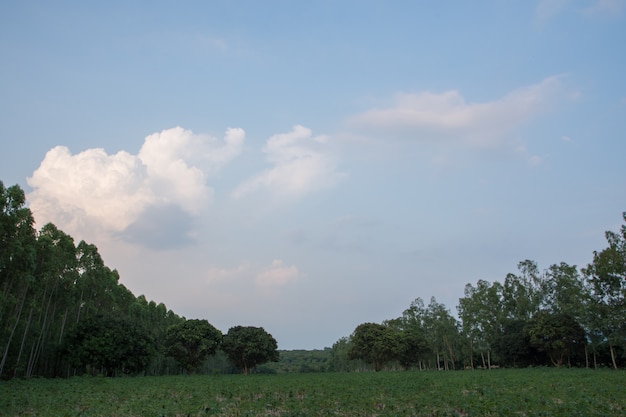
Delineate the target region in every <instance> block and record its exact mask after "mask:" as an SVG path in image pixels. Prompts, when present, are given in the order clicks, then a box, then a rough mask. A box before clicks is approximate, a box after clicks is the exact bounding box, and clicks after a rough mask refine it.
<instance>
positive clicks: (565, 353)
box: [526, 311, 585, 367]
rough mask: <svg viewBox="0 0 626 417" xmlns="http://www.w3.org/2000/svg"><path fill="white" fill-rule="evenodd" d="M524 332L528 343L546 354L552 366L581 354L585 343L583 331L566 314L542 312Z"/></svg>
mask: <svg viewBox="0 0 626 417" xmlns="http://www.w3.org/2000/svg"><path fill="white" fill-rule="evenodd" d="M526 331H527V332H528V334H529V335H530V343H531V344H532V345H533V346H535V347H537V348H538V349H539V350H540V351H543V352H546V353H547V355H548V356H549V357H550V360H551V361H552V364H553V365H555V366H557V367H559V366H561V365H563V360H564V359H565V358H566V357H571V356H572V355H573V354H575V353H576V352H581V351H582V350H583V349H582V348H583V346H584V343H585V331H584V330H583V328H582V327H581V326H580V324H578V322H577V321H576V320H575V319H574V318H573V317H572V316H569V315H567V314H563V313H550V312H545V311H542V312H540V313H538V314H536V315H535V316H534V317H533V318H532V319H531V320H530V321H529V323H528V325H527V327H526Z"/></svg>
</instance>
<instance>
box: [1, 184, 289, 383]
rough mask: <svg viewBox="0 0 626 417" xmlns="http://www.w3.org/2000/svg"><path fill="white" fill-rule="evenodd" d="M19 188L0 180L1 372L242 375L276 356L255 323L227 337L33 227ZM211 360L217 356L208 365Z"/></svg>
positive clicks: (84, 247) (55, 232) (82, 245)
mask: <svg viewBox="0 0 626 417" xmlns="http://www.w3.org/2000/svg"><path fill="white" fill-rule="evenodd" d="M25 203H26V200H25V195H24V191H23V190H22V189H21V188H20V187H19V186H17V185H14V186H11V187H8V188H6V187H5V186H4V184H3V183H2V181H0V378H3V379H8V378H14V377H32V376H45V377H67V376H72V375H80V374H84V373H91V374H105V375H109V376H113V375H120V374H148V375H163V374H175V373H181V372H187V373H191V372H194V371H196V370H198V369H201V368H202V366H203V365H205V364H206V362H207V361H209V360H210V359H211V360H213V368H215V367H219V368H220V369H222V370H223V371H228V372H233V371H236V370H242V371H243V372H244V373H248V372H250V371H251V370H252V369H253V368H254V367H255V366H256V365H258V364H262V363H265V362H267V361H276V360H278V350H277V348H278V346H277V343H276V340H275V339H274V338H273V337H272V336H271V335H270V334H269V333H267V332H266V331H265V330H264V329H263V328H260V327H251V326H247V327H244V326H234V327H232V328H230V329H229V331H228V333H227V334H224V335H222V333H221V332H220V331H219V330H218V329H216V328H215V327H213V326H212V325H211V324H210V323H209V322H208V321H207V320H188V319H186V318H185V317H181V316H179V315H177V314H176V313H174V312H173V311H172V310H169V309H168V308H167V307H166V306H165V305H164V304H163V303H159V304H157V303H155V302H154V301H148V300H147V299H146V297H145V296H143V295H140V296H138V297H136V296H135V295H134V294H133V293H132V292H131V291H130V290H128V289H127V288H126V287H125V286H124V285H123V284H121V283H120V282H119V278H120V277H119V274H118V272H117V271H115V270H111V269H110V268H108V267H107V266H106V265H105V264H104V262H103V260H102V258H101V256H100V254H99V253H98V250H97V248H96V247H95V246H94V245H92V244H88V243H86V242H84V241H81V242H79V243H78V244H77V245H75V243H74V239H73V238H72V237H71V236H69V235H68V234H66V233H64V232H63V231H61V230H59V229H58V228H57V227H56V226H55V225H54V224H52V223H48V224H46V225H44V226H43V227H42V228H41V230H39V231H36V230H35V229H34V220H33V216H32V213H31V211H30V209H29V208H28V207H26V205H25ZM216 361H217V362H216Z"/></svg>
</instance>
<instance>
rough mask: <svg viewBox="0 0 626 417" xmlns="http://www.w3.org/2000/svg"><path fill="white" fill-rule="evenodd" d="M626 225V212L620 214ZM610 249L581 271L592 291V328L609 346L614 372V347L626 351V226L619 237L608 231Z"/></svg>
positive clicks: (595, 257)
mask: <svg viewBox="0 0 626 417" xmlns="http://www.w3.org/2000/svg"><path fill="white" fill-rule="evenodd" d="M622 217H623V219H624V221H625V222H626V212H624V213H622ZM605 236H606V240H607V241H608V243H609V247H608V248H606V249H604V250H602V251H601V252H594V254H593V262H592V263H591V264H589V265H588V266H587V268H585V269H584V270H583V273H584V274H585V276H586V277H587V279H588V282H589V283H590V285H591V287H592V289H593V295H592V299H593V301H592V303H591V310H592V311H593V312H594V314H593V316H592V317H593V322H594V323H593V324H594V325H595V327H596V328H597V330H598V331H599V333H600V334H601V335H602V336H603V338H604V340H606V341H607V342H608V344H609V349H610V352H611V361H612V363H613V368H615V369H617V359H616V357H615V356H616V355H615V347H616V346H617V347H621V348H622V350H624V351H626V225H622V227H621V230H620V233H615V232H612V231H607V232H606V234H605Z"/></svg>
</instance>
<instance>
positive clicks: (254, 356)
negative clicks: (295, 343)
mask: <svg viewBox="0 0 626 417" xmlns="http://www.w3.org/2000/svg"><path fill="white" fill-rule="evenodd" d="M222 350H223V351H224V353H226V355H227V356H228V358H229V359H230V360H231V361H232V363H233V364H234V365H235V366H236V367H237V368H239V369H241V370H243V373H244V374H248V373H249V372H250V371H251V370H252V369H254V367H255V366H257V365H260V364H263V363H266V362H270V361H273V362H277V361H278V359H279V353H278V344H277V342H276V339H274V337H272V335H271V334H269V333H267V332H266V331H265V330H264V329H263V328H262V327H252V326H235V327H231V328H230V329H229V330H228V333H227V334H226V335H224V339H223V340H222Z"/></svg>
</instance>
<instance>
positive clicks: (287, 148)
mask: <svg viewBox="0 0 626 417" xmlns="http://www.w3.org/2000/svg"><path fill="white" fill-rule="evenodd" d="M327 142H328V137H327V136H313V134H312V132H311V130H310V129H307V128H306V127H303V126H299V125H298V126H294V128H293V129H292V131H291V132H288V133H282V134H278V135H274V136H272V137H270V138H269V139H268V141H267V143H266V144H265V147H264V148H263V152H264V153H265V154H266V157H267V160H268V162H270V163H271V164H272V165H273V168H271V169H268V170H266V171H264V172H262V173H260V174H258V175H256V176H254V177H252V178H250V179H249V180H247V181H245V182H243V183H242V184H240V185H239V186H238V187H237V188H236V189H235V191H234V192H233V196H234V197H235V198H239V197H243V196H245V195H247V194H250V193H252V192H254V191H257V190H259V189H268V190H271V191H272V192H275V193H276V194H279V195H281V196H294V197H298V196H302V195H304V194H307V193H309V192H312V191H316V190H318V189H321V188H324V187H327V186H330V185H332V184H334V183H335V182H336V181H337V179H338V178H339V177H340V176H341V174H340V173H338V172H337V171H336V160H335V158H334V157H333V155H332V154H331V153H330V152H329V151H328V150H327V149H326V147H325V146H326V144H327Z"/></svg>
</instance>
